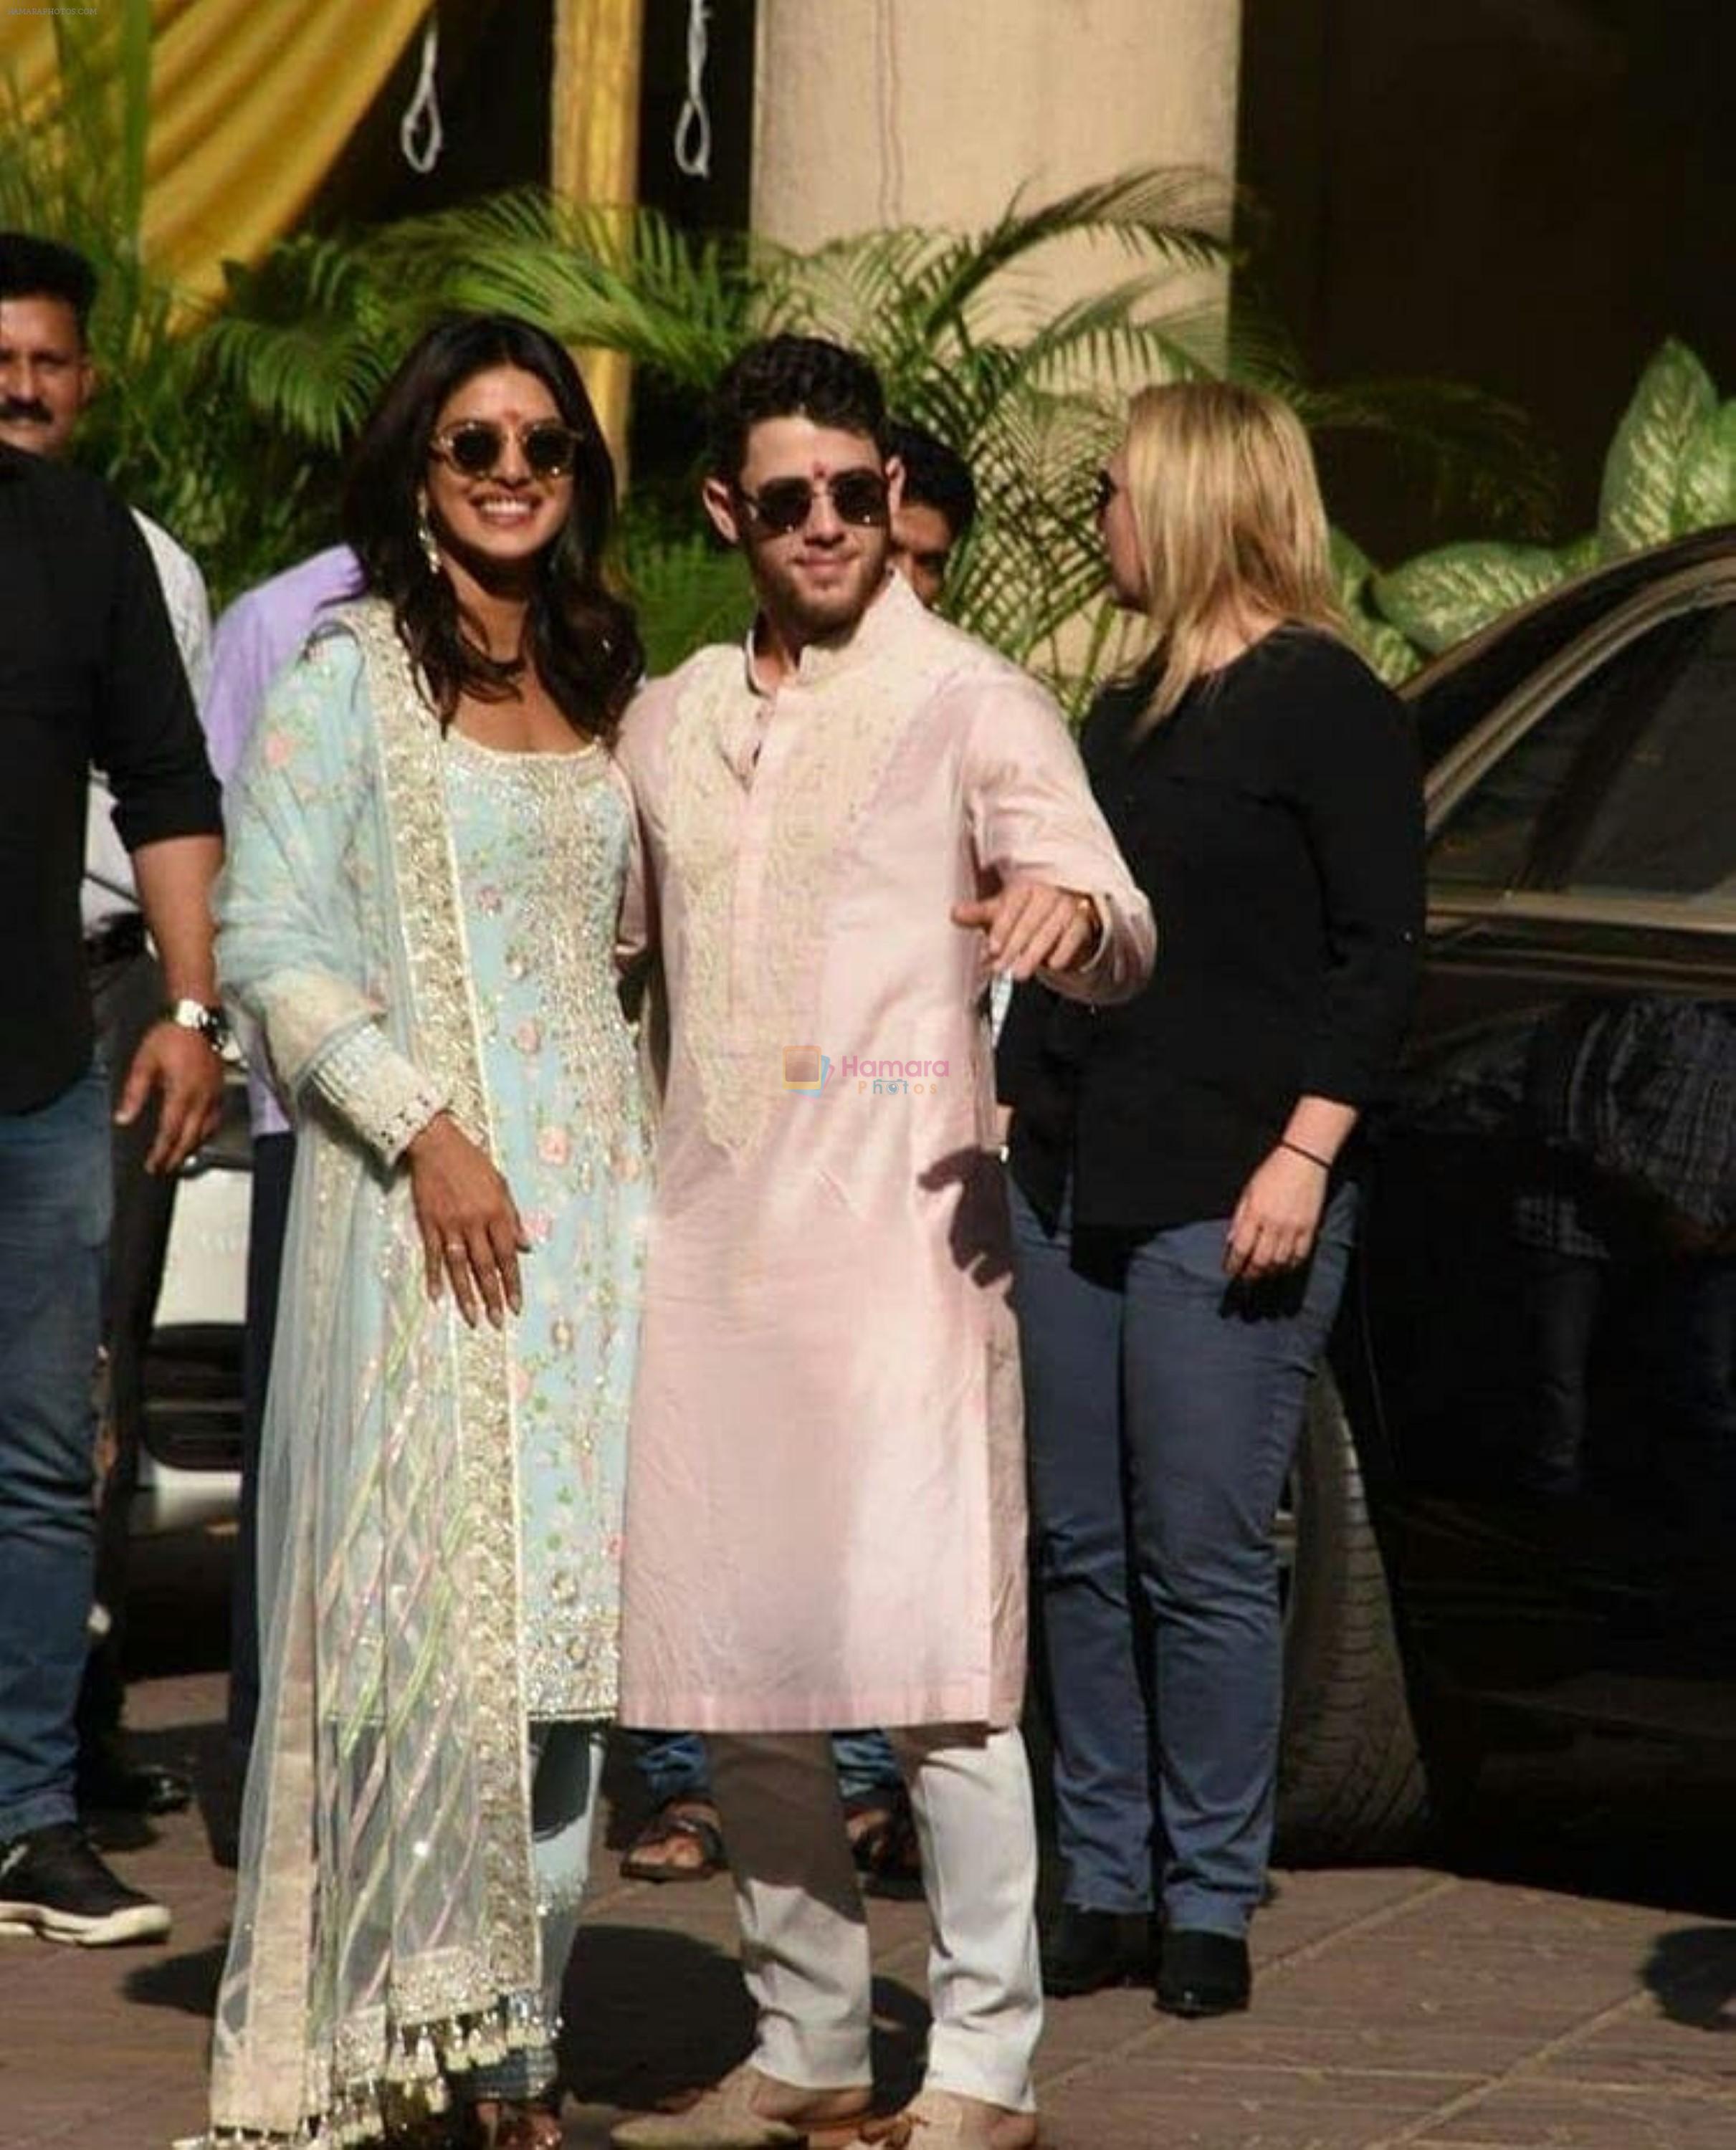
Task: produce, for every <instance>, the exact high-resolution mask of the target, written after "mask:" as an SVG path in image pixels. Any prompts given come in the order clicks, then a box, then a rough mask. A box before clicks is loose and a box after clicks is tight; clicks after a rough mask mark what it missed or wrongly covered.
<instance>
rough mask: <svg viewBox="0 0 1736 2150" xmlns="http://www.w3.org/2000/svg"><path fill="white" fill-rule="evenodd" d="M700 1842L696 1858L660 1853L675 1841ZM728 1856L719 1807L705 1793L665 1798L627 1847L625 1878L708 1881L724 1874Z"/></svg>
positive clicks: (624, 1862)
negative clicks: (719, 1816) (706, 1797)
mask: <svg viewBox="0 0 1736 2150" xmlns="http://www.w3.org/2000/svg"><path fill="white" fill-rule="evenodd" d="M688 1844H693V1845H698V1846H699V1857H698V1858H697V1859H696V1860H680V1859H671V1858H669V1857H667V1856H664V1857H659V1854H667V1853H668V1852H669V1850H670V1849H671V1847H672V1846H674V1845H688ZM728 1864H729V1860H727V1859H726V1858H725V1857H724V1832H723V1830H722V1829H721V1828H720V1827H719V1823H718V1814H717V1809H716V1808H715V1807H714V1805H713V1804H711V1802H710V1800H709V1799H705V1798H704V1797H703V1796H699V1795H694V1796H690V1797H680V1796H678V1797H677V1798H675V1799H665V1800H664V1803H663V1804H662V1805H661V1806H660V1807H659V1809H657V1811H656V1813H655V1814H653V1815H652V1817H651V1819H649V1820H648V1822H647V1823H646V1824H645V1825H644V1827H643V1829H642V1830H640V1831H639V1833H638V1835H637V1836H636V1837H634V1839H633V1842H632V1843H631V1844H630V1845H628V1847H627V1854H626V1856H625V1857H624V1858H623V1860H622V1861H621V1878H622V1880H624V1881H708V1880H710V1878H711V1876H712V1875H714V1874H721V1873H722V1872H723V1870H724V1867H725V1866H727V1865H728Z"/></svg>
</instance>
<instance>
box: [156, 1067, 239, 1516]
mask: <svg viewBox="0 0 1736 2150" xmlns="http://www.w3.org/2000/svg"><path fill="white" fill-rule="evenodd" d="M251 1189H252V1167H251V1157H250V1144H249V1141H248V1133H247V1087H246V1083H245V1080H244V1079H243V1078H242V1076H241V1073H240V1070H239V1069H232V1070H231V1071H230V1079H229V1082H228V1083H227V1085H226V1087H225V1092H224V1105H223V1118H222V1120H221V1121H220V1123H219V1125H218V1128H217V1130H216V1133H214V1135H213V1136H212V1137H211V1138H210V1140H209V1142H207V1143H204V1145H203V1146H202V1147H201V1148H199V1149H198V1150H196V1151H195V1152H194V1154H193V1155H192V1156H191V1157H190V1158H189V1159H188V1160H187V1162H186V1163H185V1164H184V1165H183V1166H182V1168H181V1170H180V1174H179V1181H178V1184H177V1185H176V1189H175V1199H174V1221H173V1223H172V1224H171V1225H170V1227H169V1247H168V1251H167V1254H165V1256H164V1264H163V1284H162V1289H161V1291H160V1292H159V1295H158V1299H157V1317H156V1321H155V1325H154V1327H153V1329H152V1330H151V1340H150V1347H149V1350H148V1352H147V1353H146V1355H145V1363H144V1429H143V1438H142V1441H141V1443H140V1448H139V1480H138V1490H137V1492H136V1494H135V1496H134V1502H133V1514H132V1526H133V1528H134V1531H135V1532H145V1533H154V1532H162V1531H172V1530H186V1529H191V1528H195V1527H201V1526H204V1525H205V1524H209V1523H212V1522H225V1521H231V1520H233V1518H234V1517H235V1508H236V1502H237V1500H238V1498H239V1496H240V1470H241V1346H242V1339H243V1336H244V1335H245V1320H246V1310H247V1306H246V1302H247V1213H248V1204H249V1201H250V1194H251Z"/></svg>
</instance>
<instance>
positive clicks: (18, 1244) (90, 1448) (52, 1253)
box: [0, 1067, 110, 1843]
mask: <svg viewBox="0 0 1736 2150" xmlns="http://www.w3.org/2000/svg"><path fill="white" fill-rule="evenodd" d="M109 1135H110V1130H109V1078H108V1075H107V1073H106V1072H104V1071H103V1069H102V1068H100V1067H93V1068H92V1069H91V1070H90V1071H89V1072H88V1073H87V1074H85V1075H83V1076H82V1077H81V1078H79V1080H78V1082H76V1083H73V1085H72V1086H71V1088H69V1089H67V1090H63V1092H62V1093H61V1094H60V1095H59V1097H58V1098H55V1099H54V1100H53V1103H50V1104H47V1105H44V1106H43V1107H41V1108H39V1109H38V1110H37V1111H35V1112H33V1113H0V1843H4V1842H5V1841H6V1840H8V1838H10V1837H14V1836H21V1835H23V1833H24V1832H25V1831H26V1830H34V1829H44V1828H47V1827H48V1824H51V1823H53V1822H66V1821H71V1820H72V1819H73V1818H74V1815H75V1813H76V1804H75V1800H74V1796H73V1766H74V1764H75V1762H76V1760H77V1754H78V1739H77V1734H76V1732H75V1730H74V1727H73V1713H74V1711H75V1708H76V1707H77V1703H78V1685H79V1682H80V1680H81V1679H82V1678H83V1673H84V1658H85V1652H86V1649H87V1648H88V1635H87V1633H86V1623H87V1622H88V1619H89V1617H90V1600H91V1588H92V1570H93V1557H94V1547H95V1543H96V1507H95V1500H94V1492H93V1477H94V1471H95V1456H96V1410H95V1405H94V1401H93V1383H94V1380H95V1376H96V1365H97V1351H98V1345H99V1344H100V1342H101V1340H102V1310H103V1259H104V1249H105V1247H106V1244H107V1241H108V1237H109V1202H110V1194H109V1188H110V1178H109Z"/></svg>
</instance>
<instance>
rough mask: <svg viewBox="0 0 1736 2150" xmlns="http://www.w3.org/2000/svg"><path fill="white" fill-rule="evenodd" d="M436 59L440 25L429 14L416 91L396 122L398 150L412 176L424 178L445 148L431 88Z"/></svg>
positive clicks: (437, 102) (437, 103)
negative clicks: (402, 115)
mask: <svg viewBox="0 0 1736 2150" xmlns="http://www.w3.org/2000/svg"><path fill="white" fill-rule="evenodd" d="M439 58H440V24H439V23H438V22H437V20H436V18H434V16H432V15H430V16H429V18H428V27H427V28H426V30H424V31H423V32H422V64H421V73H420V74H419V75H418V76H417V77H416V88H415V91H414V93H412V95H411V99H410V102H409V103H408V104H406V106H405V108H404V117H403V118H402V119H401V120H400V121H399V122H398V147H399V149H401V150H402V152H403V153H404V162H405V163H406V164H408V165H409V167H410V169H411V171H412V172H420V173H421V174H422V176H423V177H424V178H426V176H427V174H429V173H430V172H431V171H432V170H433V169H434V167H435V166H436V165H437V164H438V163H439V162H440V153H441V151H442V149H444V148H445V147H446V129H445V128H444V127H442V124H440V95H439V92H438V91H437V89H436V88H435V86H434V69H435V66H436V64H437V62H438V60H439Z"/></svg>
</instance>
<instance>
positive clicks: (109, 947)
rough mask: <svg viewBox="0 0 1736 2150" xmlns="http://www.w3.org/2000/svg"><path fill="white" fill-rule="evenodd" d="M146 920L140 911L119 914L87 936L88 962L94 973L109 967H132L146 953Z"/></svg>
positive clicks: (92, 928)
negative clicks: (106, 965) (137, 958)
mask: <svg viewBox="0 0 1736 2150" xmlns="http://www.w3.org/2000/svg"><path fill="white" fill-rule="evenodd" d="M144 946H145V942H144V918H143V917H142V916H141V915H140V914H139V912H138V911H116V913H115V914H114V916H113V917H112V918H105V919H103V921H102V922H101V923H100V924H99V925H96V926H92V927H91V929H90V931H88V933H87V934H86V935H85V936H84V960H85V961H86V962H87V963H88V965H89V966H90V967H91V969H92V970H93V971H94V970H98V969H100V968H101V967H102V966H103V965H104V964H106V963H130V962H131V961H132V960H133V958H134V956H142V955H143V954H144Z"/></svg>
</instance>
